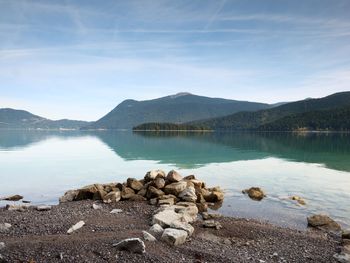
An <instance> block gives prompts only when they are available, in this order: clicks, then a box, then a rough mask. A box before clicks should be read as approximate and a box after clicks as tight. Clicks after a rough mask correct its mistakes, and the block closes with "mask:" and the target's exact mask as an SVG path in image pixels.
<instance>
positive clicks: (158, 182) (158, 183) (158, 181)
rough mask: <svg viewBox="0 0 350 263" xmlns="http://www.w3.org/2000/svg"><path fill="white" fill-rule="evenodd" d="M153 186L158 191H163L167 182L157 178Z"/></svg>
mask: <svg viewBox="0 0 350 263" xmlns="http://www.w3.org/2000/svg"><path fill="white" fill-rule="evenodd" d="M153 185H154V187H156V188H158V189H162V188H164V186H165V180H164V179H163V178H156V179H154V181H153Z"/></svg>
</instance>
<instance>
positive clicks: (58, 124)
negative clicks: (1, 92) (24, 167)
mask: <svg viewBox="0 0 350 263" xmlns="http://www.w3.org/2000/svg"><path fill="white" fill-rule="evenodd" d="M88 124H89V122H86V121H75V120H66V119H64V120H57V121H53V120H49V119H46V118H43V117H40V116H37V115H34V114H32V113H30V112H28V111H24V110H15V109H9V108H4V109H0V129H80V128H81V127H82V126H86V125H88Z"/></svg>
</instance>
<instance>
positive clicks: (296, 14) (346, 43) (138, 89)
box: [0, 0, 350, 120]
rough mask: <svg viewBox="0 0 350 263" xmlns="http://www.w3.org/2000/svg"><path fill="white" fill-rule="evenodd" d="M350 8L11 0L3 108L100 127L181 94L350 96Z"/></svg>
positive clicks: (2, 17)
mask: <svg viewBox="0 0 350 263" xmlns="http://www.w3.org/2000/svg"><path fill="white" fill-rule="evenodd" d="M349 10H350V1H348V0H303V1H296V0H249V1H248V0H237V1H236V0H226V1H225V0H223V1H222V0H212V1H205V0H192V1H190V0H183V1H181V0H176V1H174V0H148V1H147V0H142V1H133V0H128V1H124V0H121V1H118V0H103V1H99V0H94V1H92V0H81V1H69V0H60V1H58V0H57V1H54V0H47V1H40V0H35V1H34V0H33V1H29V0H22V1H21V0H0V92H1V93H0V108H1V107H12V108H20V109H26V110H29V111H31V112H33V113H35V114H38V115H41V116H44V117H48V118H53V119H59V118H71V119H84V120H96V119H98V118H100V117H102V116H103V115H104V114H105V113H107V112H109V111H110V110H111V109H112V108H114V107H115V106H116V105H117V104H118V103H120V102H121V101H122V100H124V99H129V98H131V99H137V100H144V99H152V98H156V97H161V96H165V95H169V94H174V93H178V92H184V91H186V92H191V93H194V94H199V95H205V96H210V97H224V98H230V99H238V100H250V101H259V102H268V103H274V102H279V101H291V100H298V99H303V98H306V97H322V96H325V95H328V94H331V93H334V92H338V91H344V90H350V85H349V84H350V15H349Z"/></svg>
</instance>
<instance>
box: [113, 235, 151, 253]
mask: <svg viewBox="0 0 350 263" xmlns="http://www.w3.org/2000/svg"><path fill="white" fill-rule="evenodd" d="M113 247H115V248H116V249H117V250H126V251H129V252H132V253H137V254H143V253H145V252H146V246H145V243H143V241H142V240H141V239H140V238H127V239H124V240H122V241H120V242H119V243H115V244H113Z"/></svg>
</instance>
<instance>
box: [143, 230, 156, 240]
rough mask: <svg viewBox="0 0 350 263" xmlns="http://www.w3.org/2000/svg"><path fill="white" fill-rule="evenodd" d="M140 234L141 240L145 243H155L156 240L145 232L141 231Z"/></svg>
mask: <svg viewBox="0 0 350 263" xmlns="http://www.w3.org/2000/svg"><path fill="white" fill-rule="evenodd" d="M142 234H143V239H144V240H146V241H151V242H154V241H157V239H156V238H155V237H154V236H152V235H151V234H150V233H148V232H147V231H142Z"/></svg>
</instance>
